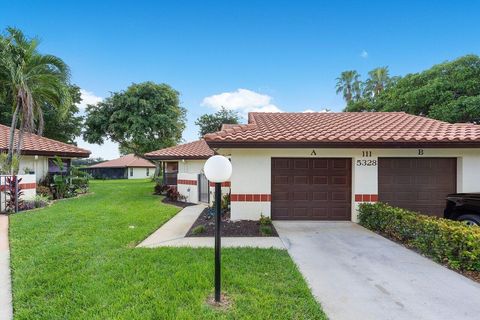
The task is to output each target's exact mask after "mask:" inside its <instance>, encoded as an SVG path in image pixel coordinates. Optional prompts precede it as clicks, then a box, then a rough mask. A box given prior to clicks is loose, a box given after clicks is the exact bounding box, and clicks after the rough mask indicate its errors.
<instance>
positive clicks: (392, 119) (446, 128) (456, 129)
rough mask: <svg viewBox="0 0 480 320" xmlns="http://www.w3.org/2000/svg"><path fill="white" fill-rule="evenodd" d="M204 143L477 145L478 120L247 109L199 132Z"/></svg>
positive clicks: (212, 144)
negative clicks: (240, 118)
mask: <svg viewBox="0 0 480 320" xmlns="http://www.w3.org/2000/svg"><path fill="white" fill-rule="evenodd" d="M205 140H206V141H207V143H208V145H209V146H210V147H249V146H251V147H269V148H275V147H293V148H295V147H327V148H328V147H344V148H348V147H351V148H355V147H425V148H427V147H480V126H479V125H473V124H471V125H468V124H467V125H466V124H450V123H446V122H442V121H438V120H433V119H429V118H425V117H420V116H414V115H410V114H407V113H404V112H339V113H326V112H317V113H250V114H249V117H248V124H244V125H237V126H231V127H230V126H229V127H227V128H225V129H224V130H222V131H219V132H216V133H210V134H207V135H205Z"/></svg>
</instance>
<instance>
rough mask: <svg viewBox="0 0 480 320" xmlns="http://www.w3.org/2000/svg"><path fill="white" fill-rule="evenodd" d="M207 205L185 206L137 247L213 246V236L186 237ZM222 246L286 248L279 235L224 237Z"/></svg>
mask: <svg viewBox="0 0 480 320" xmlns="http://www.w3.org/2000/svg"><path fill="white" fill-rule="evenodd" d="M205 207H206V206H205V205H202V204H199V205H195V206H190V207H186V208H184V209H183V210H182V211H180V212H179V213H177V215H175V216H174V217H173V218H172V219H170V220H169V221H168V222H167V223H165V224H164V225H163V226H161V227H160V228H159V229H158V230H157V231H155V232H154V233H152V234H151V235H150V236H149V237H148V238H146V239H145V240H144V241H142V242H141V243H140V244H139V245H138V246H137V247H141V248H157V247H192V248H203V247H205V248H213V247H214V245H215V241H214V238H213V237H185V235H186V234H187V232H188V230H190V227H191V226H192V225H193V223H194V222H195V220H196V219H197V218H198V216H199V215H200V213H202V211H203V209H205ZM222 247H224V248H228V247H236V248H237V247H254V248H276V249H285V246H284V245H283V243H282V241H281V240H280V238H278V237H222Z"/></svg>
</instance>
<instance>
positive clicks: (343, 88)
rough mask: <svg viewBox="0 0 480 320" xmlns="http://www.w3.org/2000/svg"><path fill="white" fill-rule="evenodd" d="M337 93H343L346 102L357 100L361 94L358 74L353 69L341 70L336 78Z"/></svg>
mask: <svg viewBox="0 0 480 320" xmlns="http://www.w3.org/2000/svg"><path fill="white" fill-rule="evenodd" d="M335 87H336V89H337V94H339V93H340V92H341V93H342V94H343V98H344V99H345V101H346V102H347V103H349V102H350V101H352V100H354V99H355V100H358V99H359V98H360V95H361V82H360V75H359V74H358V72H357V71H355V70H349V71H343V72H342V73H341V74H340V77H338V78H337V84H336V86H335Z"/></svg>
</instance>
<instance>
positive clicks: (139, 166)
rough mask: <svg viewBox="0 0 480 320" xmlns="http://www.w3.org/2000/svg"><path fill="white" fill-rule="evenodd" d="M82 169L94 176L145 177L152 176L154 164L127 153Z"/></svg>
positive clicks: (105, 177) (112, 177) (110, 177)
mask: <svg viewBox="0 0 480 320" xmlns="http://www.w3.org/2000/svg"><path fill="white" fill-rule="evenodd" d="M82 170H84V171H86V172H88V173H90V174H91V175H92V176H93V177H94V178H101V179H145V178H148V177H151V176H153V174H154V173H155V165H154V164H153V163H152V162H150V161H148V160H146V159H143V158H140V157H137V156H135V155H134V154H127V155H126V156H123V157H120V158H118V159H113V160H109V161H105V162H101V163H97V164H94V165H92V166H90V167H88V168H84V169H82Z"/></svg>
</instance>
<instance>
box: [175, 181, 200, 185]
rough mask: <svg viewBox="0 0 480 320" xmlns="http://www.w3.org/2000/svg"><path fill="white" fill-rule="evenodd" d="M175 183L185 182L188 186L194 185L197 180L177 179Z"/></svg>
mask: <svg viewBox="0 0 480 320" xmlns="http://www.w3.org/2000/svg"><path fill="white" fill-rule="evenodd" d="M177 184H186V185H189V186H196V185H197V180H185V179H178V180H177Z"/></svg>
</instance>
